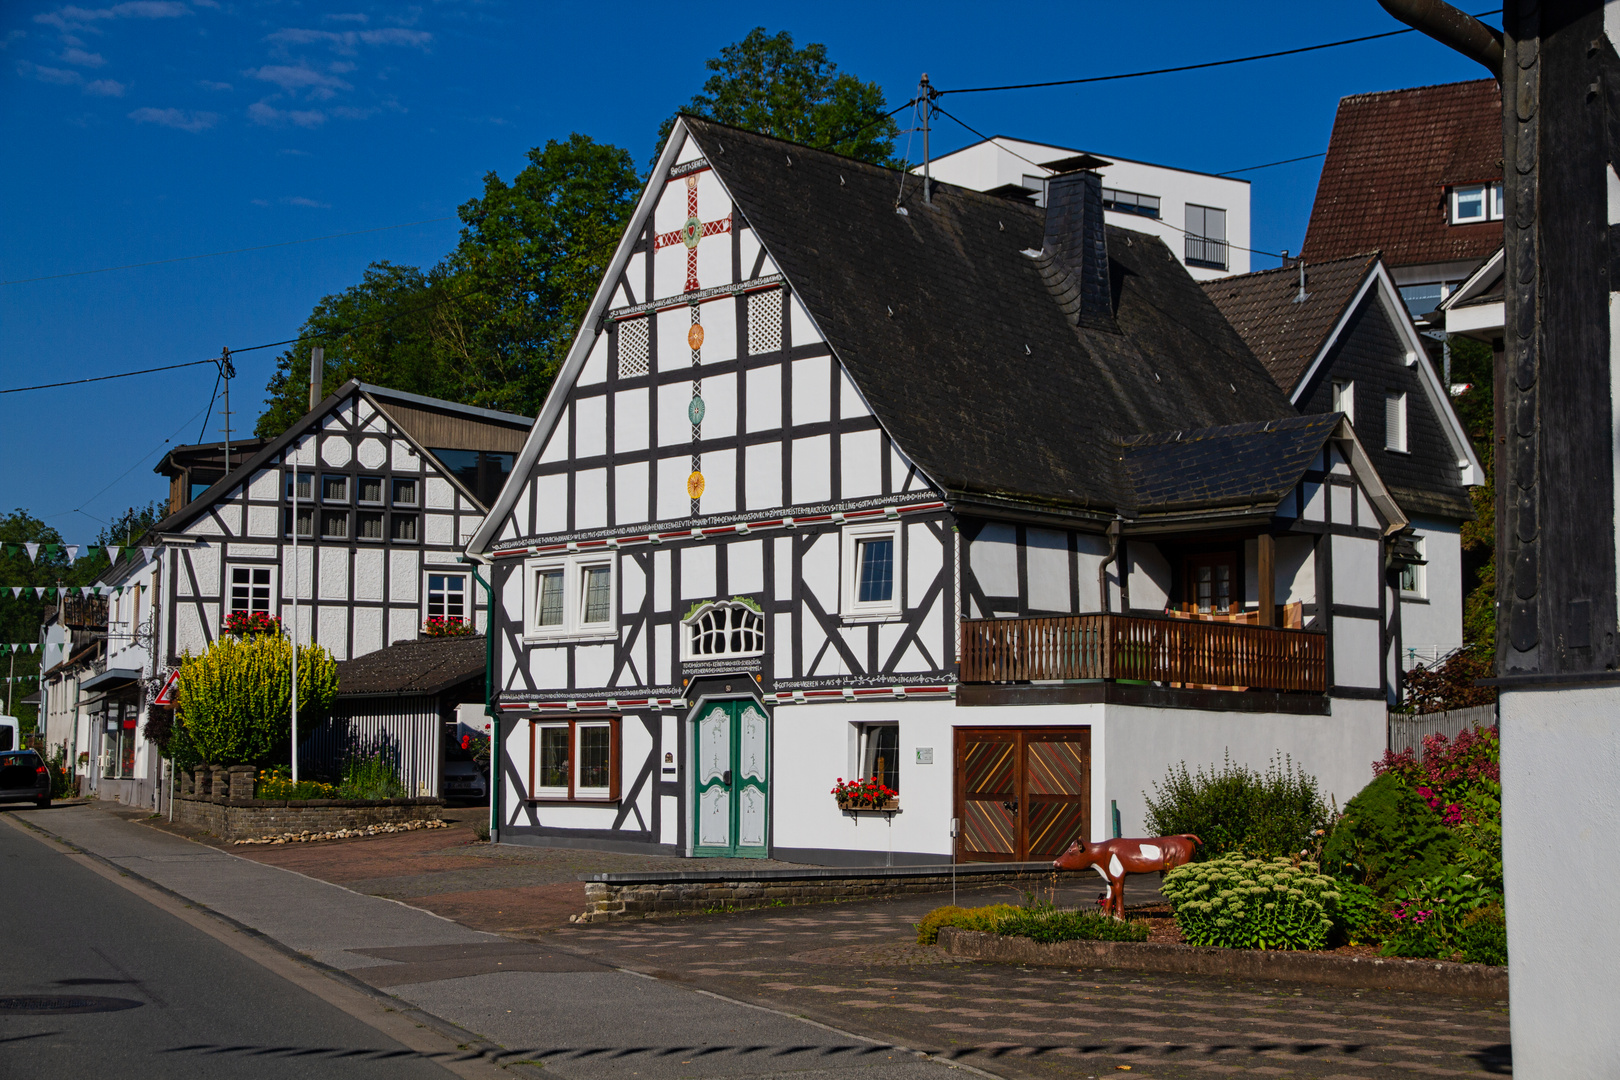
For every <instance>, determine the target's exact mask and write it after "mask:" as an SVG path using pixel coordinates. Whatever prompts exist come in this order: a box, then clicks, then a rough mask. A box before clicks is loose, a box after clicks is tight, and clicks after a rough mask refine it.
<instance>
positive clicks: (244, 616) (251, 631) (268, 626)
mask: <svg viewBox="0 0 1620 1080" xmlns="http://www.w3.org/2000/svg"><path fill="white" fill-rule="evenodd" d="M225 632H226V633H227V634H234V635H235V636H237V637H263V636H271V637H280V636H281V619H280V618H278V617H277V616H275V615H270V614H267V613H265V612H263V611H252V612H249V611H233V612H231V613H230V614H229V615H227V616H225Z"/></svg>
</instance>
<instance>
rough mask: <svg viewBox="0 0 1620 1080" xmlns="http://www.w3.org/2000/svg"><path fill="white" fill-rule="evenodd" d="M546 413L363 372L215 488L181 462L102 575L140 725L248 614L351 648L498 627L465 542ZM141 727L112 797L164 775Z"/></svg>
mask: <svg viewBox="0 0 1620 1080" xmlns="http://www.w3.org/2000/svg"><path fill="white" fill-rule="evenodd" d="M530 423H531V421H530V420H529V418H527V417H522V416H514V415H512V414H510V413H500V412H494V411H491V410H488V409H479V408H474V407H472V406H467V405H458V404H454V403H452V402H448V401H441V400H439V399H436V398H427V397H422V396H420V395H417V394H408V393H403V392H400V391H397V390H389V389H386V388H384V387H380V386H371V385H368V384H365V383H361V382H358V381H350V382H347V383H345V384H343V385H342V386H341V387H339V388H338V389H337V390H336V391H335V392H334V393H332V394H331V395H329V396H328V397H326V398H325V399H324V400H322V401H320V402H319V403H318V404H316V405H315V406H314V407H313V408H312V409H310V411H309V412H308V413H306V414H305V415H304V416H302V417H300V418H299V420H298V421H297V422H296V423H294V424H293V425H292V426H291V427H290V428H288V429H287V431H286V432H285V433H283V434H282V435H280V436H279V437H277V438H274V439H270V440H267V441H263V442H261V443H259V444H258V448H257V449H256V451H254V452H253V453H251V454H250V455H249V456H248V457H246V459H245V460H244V459H242V458H240V457H238V458H235V459H234V460H233V465H232V468H231V469H230V471H229V472H228V473H223V474H222V475H220V476H219V478H218V479H217V480H215V481H214V482H213V483H211V484H209V485H208V486H207V487H206V488H205V489H203V490H201V491H197V490H195V489H194V488H193V487H192V486H191V484H190V483H189V482H188V480H189V477H188V476H184V475H182V476H180V478H179V479H177V480H176V481H175V483H174V485H173V493H174V494H173V498H174V499H175V500H176V501H179V502H180V505H179V506H178V507H175V509H174V512H172V513H170V514H169V515H168V516H167V517H165V518H164V519H163V520H162V521H160V522H158V523H157V524H156V525H155V526H153V528H152V530H151V531H150V532H149V533H148V534H147V537H146V539H145V540H144V541H143V546H140V547H135V548H129V549H127V550H126V557H125V558H122V559H120V560H119V561H118V562H116V563H115V564H114V565H113V567H112V568H111V569H110V570H108V571H107V572H106V573H105V574H104V575H103V576H102V577H101V579H100V581H99V583H98V584H99V586H100V587H101V591H103V592H105V593H109V594H110V596H109V599H108V615H107V640H108V646H107V660H106V666H107V669H108V670H109V671H112V672H115V673H116V675H117V678H118V680H119V681H120V682H121V684H122V685H124V687H125V691H124V693H125V703H126V705H127V711H128V720H127V722H129V723H130V724H131V726H132V727H133V726H134V722H135V720H136V718H137V717H140V718H141V719H142V722H143V723H144V716H145V708H146V705H147V703H149V702H150V701H151V699H152V697H153V695H154V694H155V693H156V692H157V690H158V689H159V686H160V679H161V677H162V676H163V675H164V674H166V673H167V672H168V671H169V670H171V669H173V668H174V667H176V666H177V665H178V664H179V662H180V658H181V657H182V656H184V655H185V654H187V653H191V654H196V653H199V652H201V651H202V650H204V649H206V648H207V647H208V645H209V644H210V643H211V642H213V641H214V640H216V639H217V638H218V637H219V636H220V635H221V633H222V627H223V626H224V624H225V621H226V619H227V618H228V617H229V616H230V615H231V614H232V613H233V612H241V613H245V614H249V615H252V614H261V613H262V614H265V615H270V616H275V617H278V618H280V619H281V621H282V625H283V627H284V628H285V630H286V631H287V632H288V633H289V634H292V635H294V636H295V637H296V639H297V640H298V641H300V642H309V641H313V642H316V643H318V644H320V645H322V646H324V647H325V648H326V649H327V650H329V651H330V652H331V653H332V655H333V656H334V657H336V658H337V659H338V660H348V659H352V658H355V657H359V656H363V655H365V654H367V653H371V652H374V651H376V650H378V649H381V648H383V647H385V646H387V645H390V644H392V643H394V642H396V641H400V640H414V639H415V638H416V637H417V635H418V634H419V633H420V632H421V629H422V627H423V624H424V623H425V622H426V621H427V620H428V619H445V620H459V621H462V622H464V623H466V624H470V625H471V626H472V627H473V628H474V629H476V630H480V631H481V630H483V629H484V627H485V625H486V621H487V611H488V609H487V602H486V600H485V599H484V597H483V596H482V595H481V594H480V592H479V590H478V588H477V587H476V585H475V581H474V575H473V568H472V567H471V566H469V565H467V563H466V562H465V561H464V560H463V559H462V557H461V551H462V549H463V548H464V547H465V546H466V543H467V541H468V540H469V539H470V538H471V537H472V535H473V533H474V532H475V530H477V528H478V526H479V525H480V524H482V522H483V519H484V514H485V511H486V508H487V506H488V505H489V503H490V502H492V501H493V500H494V497H495V494H496V492H498V491H499V489H500V485H501V483H502V481H503V480H504V478H505V476H506V475H507V474H508V473H509V472H510V470H511V467H512V463H513V461H514V459H515V457H516V452H517V451H518V449H519V448H520V447H521V445H522V442H523V440H524V438H525V436H526V434H527V432H528V429H529V425H530ZM205 449H210V450H211V451H212V450H214V449H217V448H205ZM194 451H196V452H194ZM196 460H203V461H204V464H205V465H206V464H208V463H210V462H213V461H216V460H217V461H220V462H223V460H224V457H223V454H222V453H218V452H209V453H203V452H200V450H199V448H189V447H183V448H179V450H177V451H176V452H175V453H174V454H172V455H170V457H169V458H167V459H166V461H173V462H176V463H179V464H181V465H183V464H186V463H191V462H194V461H196ZM162 467H163V466H160V468H162ZM178 468H179V466H178V465H177V466H176V471H178ZM171 505H172V504H171ZM295 507H296V509H295ZM295 532H296V537H295V535H294V534H295ZM120 719H123V718H122V717H120ZM99 730H100V729H99V728H95V727H94V726H92V734H93V737H94V735H95V732H97V731H99ZM107 730H108V731H112V730H113V729H112V728H111V727H108V728H107ZM131 738H132V740H133V742H134V751H133V757H132V758H131V760H130V761H129V762H128V763H127V766H124V767H121V771H120V772H119V773H118V774H116V778H118V779H123V780H129V781H130V783H128V784H124V785H122V786H120V785H109V784H107V783H106V782H105V781H104V782H103V784H102V787H103V790H104V796H105V794H106V793H107V792H114V793H116V795H117V797H124V795H126V794H128V795H130V797H133V795H132V793H133V792H134V791H135V790H136V789H137V788H138V787H140V783H139V782H140V781H142V780H150V779H151V778H152V776H153V775H155V770H156V767H157V762H156V755H155V752H154V751H152V750H151V749H150V744H149V743H147V742H146V741H145V740H144V739H134V738H133V733H132V735H131ZM92 757H94V753H92ZM113 778H114V777H113V776H111V775H109V776H108V779H113ZM124 788H128V792H125V791H124Z"/></svg>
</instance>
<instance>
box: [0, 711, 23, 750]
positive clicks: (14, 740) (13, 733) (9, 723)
mask: <svg viewBox="0 0 1620 1080" xmlns="http://www.w3.org/2000/svg"><path fill="white" fill-rule="evenodd" d="M21 745H22V724H20V723H19V722H18V721H17V718H16V717H15V716H0V753H3V752H4V751H7V750H15V749H17V748H18V747H19V746H21Z"/></svg>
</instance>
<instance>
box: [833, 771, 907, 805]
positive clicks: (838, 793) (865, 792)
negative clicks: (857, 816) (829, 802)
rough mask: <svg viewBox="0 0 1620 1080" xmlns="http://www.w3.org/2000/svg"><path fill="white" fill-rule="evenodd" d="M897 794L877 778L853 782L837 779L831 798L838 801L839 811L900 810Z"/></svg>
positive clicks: (858, 779) (841, 778)
mask: <svg viewBox="0 0 1620 1080" xmlns="http://www.w3.org/2000/svg"><path fill="white" fill-rule="evenodd" d="M899 794H900V793H899V792H898V791H896V790H894V789H893V788H891V787H889V786H887V785H885V784H884V783H883V782H882V781H880V780H879V779H878V778H877V777H875V776H873V777H869V778H867V779H864V780H863V779H861V778H859V777H857V778H856V779H854V780H847V781H846V780H845V779H844V778H843V777H839V778H838V783H837V784H835V785H834V786H833V789H832V796H833V798H834V799H836V800H837V801H838V809H840V810H849V811H857V810H880V811H885V810H898V809H900V801H899V798H898V796H899Z"/></svg>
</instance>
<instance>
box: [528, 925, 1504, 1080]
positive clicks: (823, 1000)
mask: <svg viewBox="0 0 1620 1080" xmlns="http://www.w3.org/2000/svg"><path fill="white" fill-rule="evenodd" d="M1001 899H1008V897H1006V896H1004V895H983V894H980V895H977V896H968V895H964V896H963V897H962V902H963V903H964V904H966V903H988V902H992V901H994V900H1001ZM939 902H940V899H939V898H938V897H907V898H901V899H897V900H893V901H864V902H860V903H850V904H831V905H823V906H817V907H810V908H805V907H800V908H789V909H766V910H763V911H749V912H738V913H735V914H732V915H723V916H709V917H704V918H686V919H678V920H677V919H670V920H656V921H649V922H637V923H617V924H606V925H603V924H595V925H592V926H590V927H579V928H575V927H570V928H567V929H564V930H562V931H559V932H558V933H556V934H554V935H551V936H549V937H548V938H547V944H548V945H551V946H553V947H558V948H562V949H566V950H568V951H576V952H579V953H582V954H584V955H588V956H590V957H592V958H595V959H598V960H600V961H602V962H605V963H610V964H613V965H615V966H618V967H623V968H628V969H630V970H635V971H641V972H644V973H647V974H650V975H654V976H656V977H659V978H664V979H669V980H673V981H677V982H681V983H684V984H687V985H690V986H694V987H697V988H699V989H705V990H710V991H713V992H715V993H720V994H724V995H726V996H729V997H733V998H738V999H741V1000H744V1001H749V1002H753V1003H756V1004H761V1005H767V1006H771V1007H773V1008H778V1009H781V1010H783V1011H786V1012H790V1013H793V1014H796V1015H802V1016H805V1017H808V1018H810V1019H812V1020H817V1021H820V1022H823V1023H826V1024H830V1025H832V1026H834V1027H839V1028H843V1029H845V1030H849V1031H855V1032H859V1033H861V1034H864V1035H869V1036H875V1037H880V1038H885V1039H889V1040H892V1041H894V1042H895V1043H898V1044H900V1045H903V1046H908V1047H910V1048H912V1049H917V1050H924V1051H927V1052H929V1053H932V1054H936V1055H939V1056H941V1057H944V1058H946V1059H948V1060H953V1061H959V1062H962V1063H964V1064H970V1065H975V1066H978V1067H980V1068H983V1069H985V1070H986V1071H989V1072H992V1073H995V1074H997V1075H1001V1076H1006V1077H1014V1078H1019V1080H1023V1078H1030V1080H1034V1078H1070V1077H1075V1078H1090V1077H1101V1076H1104V1075H1107V1076H1117V1075H1123V1074H1124V1073H1126V1072H1129V1073H1130V1075H1131V1076H1133V1077H1143V1078H1155V1077H1156V1078H1160V1080H1174V1078H1179V1077H1195V1076H1196V1077H1206V1076H1222V1075H1241V1076H1266V1077H1301V1078H1303V1077H1311V1078H1316V1080H1347V1078H1351V1077H1354V1078H1356V1080H1371V1078H1380V1077H1478V1076H1490V1075H1508V1074H1510V1073H1511V1068H1510V1066H1509V1063H1508V1062H1509V1055H1508V1050H1507V1042H1508V1026H1507V1003H1506V1002H1496V1003H1492V1002H1485V1001H1472V1000H1467V999H1450V998H1434V997H1428V996H1421V995H1414V994H1401V993H1393V992H1385V991H1371V990H1368V991H1355V990H1337V989H1330V988H1324V987H1302V986H1294V985H1289V984H1284V983H1246V982H1242V981H1238V980H1222V979H1214V978H1208V977H1198V976H1171V975H1145V974H1139V973H1134V972H1116V971H1102V970H1085V971H1074V970H1067V971H1063V970H1054V969H1045V968H1016V967H1007V966H1003V965H994V964H981V963H975V962H971V961H955V960H953V958H951V957H949V956H946V955H945V954H943V953H942V952H940V951H939V950H938V949H937V948H933V947H924V946H919V945H916V944H915V943H914V942H915V932H914V930H913V928H912V924H913V923H914V922H915V921H916V920H917V919H918V918H919V917H920V916H921V914H922V913H924V912H926V911H927V910H928V909H929V908H931V907H933V906H935V905H937V904H938V903H939Z"/></svg>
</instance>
